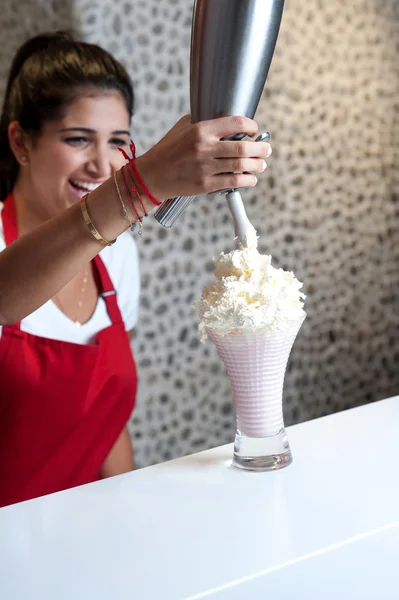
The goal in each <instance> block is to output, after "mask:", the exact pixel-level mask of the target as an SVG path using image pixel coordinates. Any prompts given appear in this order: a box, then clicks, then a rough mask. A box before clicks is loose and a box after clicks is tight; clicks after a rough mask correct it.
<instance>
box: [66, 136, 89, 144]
mask: <svg viewBox="0 0 399 600" xmlns="http://www.w3.org/2000/svg"><path fill="white" fill-rule="evenodd" d="M65 141H66V143H67V144H69V145H70V146H83V144H86V143H87V141H88V139H87V138H85V137H82V136H76V137H70V138H67V139H66V140H65Z"/></svg>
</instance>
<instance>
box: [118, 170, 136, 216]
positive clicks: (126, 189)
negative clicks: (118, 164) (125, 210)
mask: <svg viewBox="0 0 399 600" xmlns="http://www.w3.org/2000/svg"><path fill="white" fill-rule="evenodd" d="M121 173H122V181H123V186H124V188H125V192H126V196H127V197H128V200H129V204H130V206H131V209H132V211H133V214H134V215H135V216H136V219H137V220H138V221H140V220H141V217H140V215H139V213H138V210H137V208H136V207H135V204H134V202H133V200H132V195H131V193H130V190H129V187H128V185H127V182H126V178H125V169H124V167H122V169H121Z"/></svg>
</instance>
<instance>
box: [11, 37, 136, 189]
mask: <svg viewBox="0 0 399 600" xmlns="http://www.w3.org/2000/svg"><path fill="white" fill-rule="evenodd" d="M87 88H99V89H103V90H104V89H115V90H118V91H119V92H120V93H121V95H122V97H123V99H124V101H125V104H126V108H127V110H128V113H129V116H130V118H131V117H132V114H133V109H134V94H133V87H132V83H131V80H130V78H129V75H128V74H127V72H126V70H125V68H124V67H123V66H122V65H121V64H120V63H119V62H118V61H117V60H116V59H115V58H113V56H112V55H111V54H109V53H108V52H107V51H106V50H104V49H103V48H100V47H99V46H96V45H95V44H88V43H86V42H78V41H76V40H75V39H74V37H73V36H72V35H71V34H70V33H68V32H65V31H58V32H53V33H43V34H41V35H38V36H35V37H33V38H31V39H30V40H28V41H27V42H25V43H24V44H23V45H22V46H21V47H20V48H19V50H18V51H17V53H16V55H15V57H14V60H13V61H12V64H11V69H10V73H9V77H8V82H7V87H6V92H5V97H4V102H3V109H2V114H1V118H0V200H4V199H5V198H6V197H7V196H8V194H9V193H10V192H11V190H12V189H13V187H14V185H15V181H16V178H17V176H18V169H19V165H18V162H17V161H16V159H15V157H14V155H13V153H12V151H11V148H10V144H9V140H8V126H9V124H10V123H11V122H12V121H18V122H19V123H20V125H21V127H22V129H23V130H24V131H26V132H27V133H29V134H31V135H38V134H39V133H40V131H41V128H42V125H43V123H45V122H46V121H50V120H55V119H59V118H61V117H62V114H63V110H64V109H65V108H66V106H68V104H70V103H71V102H73V101H74V100H75V99H76V97H77V96H79V95H80V94H81V93H82V91H84V90H85V89H87Z"/></svg>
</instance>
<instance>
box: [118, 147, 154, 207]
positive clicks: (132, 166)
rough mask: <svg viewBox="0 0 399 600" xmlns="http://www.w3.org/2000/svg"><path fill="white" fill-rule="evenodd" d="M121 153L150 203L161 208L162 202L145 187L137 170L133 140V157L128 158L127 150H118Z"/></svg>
mask: <svg viewBox="0 0 399 600" xmlns="http://www.w3.org/2000/svg"><path fill="white" fill-rule="evenodd" d="M118 150H119V152H121V154H122V155H123V157H124V158H125V160H127V162H128V164H129V167H130V169H131V171H132V172H133V174H134V176H135V178H136V180H137V181H138V183H139V184H140V187H141V189H142V190H143V192H144V194H145V195H146V196H147V198H148V200H149V201H150V202H152V204H153V205H154V206H160V205H161V204H162V202H160V201H159V200H157V199H156V198H155V197H154V196H153V195H152V194H151V192H150V191H149V189H148V188H147V186H146V185H145V183H144V181H143V178H142V177H141V175H140V173H139V172H138V170H137V167H136V164H135V163H136V146H135V144H134V142H133V140H130V151H131V153H132V157H131V158H130V156H128V154H127V153H126V152H125V150H124V149H123V148H118Z"/></svg>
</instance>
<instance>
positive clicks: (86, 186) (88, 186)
mask: <svg viewBox="0 0 399 600" xmlns="http://www.w3.org/2000/svg"><path fill="white" fill-rule="evenodd" d="M69 183H70V184H71V186H72V187H74V188H75V190H78V191H79V192H85V193H86V194H88V193H89V192H93V191H94V190H96V189H97V188H98V187H99V186H100V185H101V183H89V182H88V181H75V180H73V179H70V180H69Z"/></svg>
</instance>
